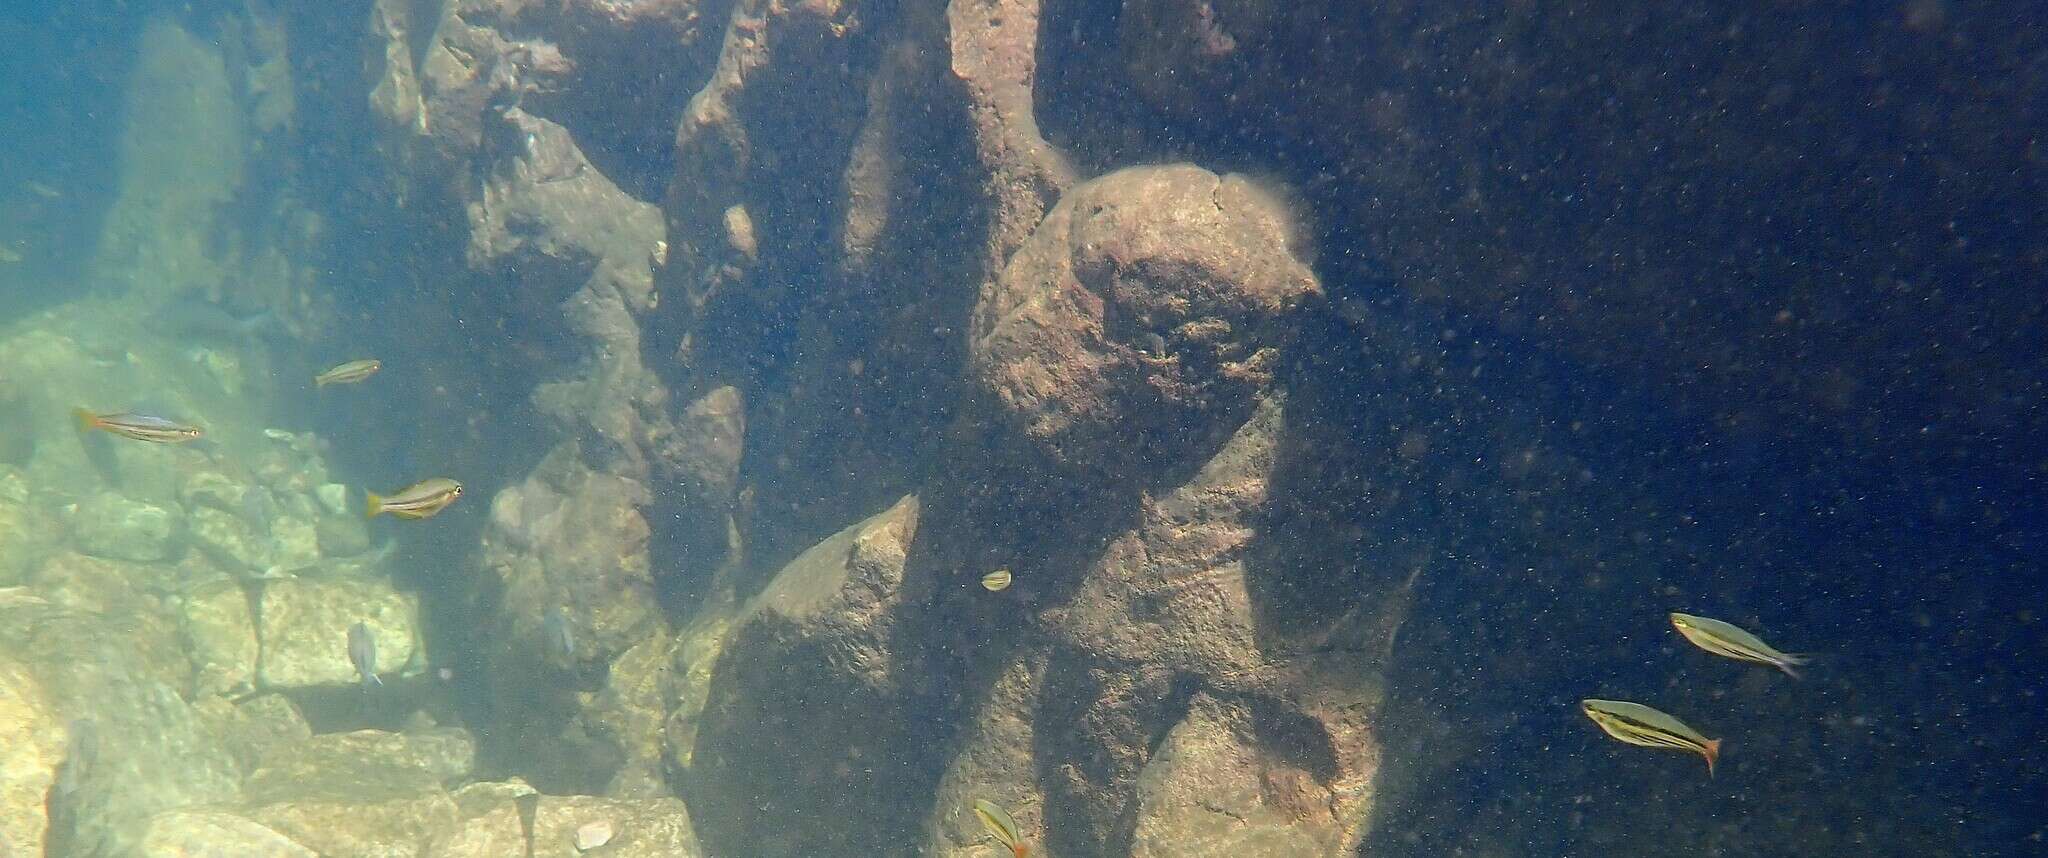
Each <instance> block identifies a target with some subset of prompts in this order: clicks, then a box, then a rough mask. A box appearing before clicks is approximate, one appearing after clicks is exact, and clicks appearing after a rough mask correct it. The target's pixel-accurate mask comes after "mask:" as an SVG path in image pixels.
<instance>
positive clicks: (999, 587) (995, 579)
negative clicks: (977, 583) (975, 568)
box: [981, 569, 1010, 593]
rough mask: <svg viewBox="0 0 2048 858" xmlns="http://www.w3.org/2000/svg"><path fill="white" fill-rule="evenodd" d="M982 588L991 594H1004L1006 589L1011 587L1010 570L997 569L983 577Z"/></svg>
mask: <svg viewBox="0 0 2048 858" xmlns="http://www.w3.org/2000/svg"><path fill="white" fill-rule="evenodd" d="M981 586H982V587H983V588H984V589H987V590H988V591H989V592H991V593H1000V592H1002V591H1003V589H1004V588H1006V587H1009V586H1010V570H1008V569H997V570H996V571H994V572H990V573H988V574H987V575H983V576H981Z"/></svg>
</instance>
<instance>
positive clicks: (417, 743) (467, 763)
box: [244, 729, 476, 802]
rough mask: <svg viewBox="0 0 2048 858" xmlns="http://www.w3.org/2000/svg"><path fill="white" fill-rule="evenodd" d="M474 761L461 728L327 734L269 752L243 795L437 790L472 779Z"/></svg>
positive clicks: (336, 796) (339, 796) (268, 797)
mask: <svg viewBox="0 0 2048 858" xmlns="http://www.w3.org/2000/svg"><path fill="white" fill-rule="evenodd" d="M475 757H476V744H475V742H474V741H472V740H471V739H470V737H469V734H468V733H466V732H464V731H461V730H454V729H437V730H426V731H421V732H417V733H392V732H387V731H384V730H356V731H353V732H349V733H323V734H321V735H317V736H312V737H310V738H307V739H305V740H304V741H300V742H294V743H291V744H288V745H279V746H275V747H273V748H272V749H271V750H269V751H268V752H266V753H265V754H264V755H263V756H262V757H261V758H260V761H259V764H258V767H257V769H256V771H255V772H253V773H251V774H250V776H249V779H248V782H247V784H245V786H244V792H245V793H247V795H248V796H249V797H250V799H251V800H252V801H256V802H272V801H283V800H296V799H301V798H322V799H333V800H345V799H348V798H350V797H369V796H378V795H412V794H415V793H426V792H433V791H435V790H438V789H440V788H441V787H442V786H443V785H445V784H449V783H454V782H455V781H458V780H461V779H462V778H465V777H468V776H469V773H470V770H471V768H472V767H473V765H474V763H475Z"/></svg>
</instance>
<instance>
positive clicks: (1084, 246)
mask: <svg viewBox="0 0 2048 858" xmlns="http://www.w3.org/2000/svg"><path fill="white" fill-rule="evenodd" d="M1294 220H1295V215H1294V213H1293V212H1290V211H1289V210H1288V209H1287V208H1286V207H1285V206H1284V205H1283V204H1282V203H1281V202H1280V201H1279V200H1278V199H1277V198H1276V197H1275V195H1273V194H1271V193H1270V192H1266V191H1262V190H1261V189H1259V188H1258V187H1256V186H1255V185H1253V184H1252V183H1250V182H1248V181H1246V180H1244V179H1243V178H1241V177H1218V176H1216V175H1215V174H1213V173H1210V172H1208V171H1206V170H1202V169H1201V168H1199V167H1194V166H1192V165H1178V166H1170V167H1141V168H1132V169H1128V170H1123V171H1120V172H1117V173H1112V174H1110V175H1108V176H1104V177H1102V178H1100V179H1097V180H1094V181H1092V182H1089V183H1088V184H1085V185H1082V186H1079V187H1077V188H1075V189H1074V190H1073V192H1072V193H1070V194H1068V195H1067V196H1066V197H1065V198H1064V199H1062V200H1061V202H1060V204H1059V205H1058V206H1057V207H1055V208H1054V209H1053V210H1052V212H1051V213H1050V214H1048V215H1047V216H1046V219H1045V223H1043V224H1041V225H1040V226H1039V228H1038V229H1037V230H1036V231H1035V232H1033V233H1032V234H1031V238H1030V239H1028V240H1027V241H1025V242H1024V244H1023V246H1022V247H1020V248H1018V250H1017V252H1016V254H1015V255H1013V256H1012V257H1011V258H1010V263H1009V265H1008V266H1007V267H1006V268H1005V269H1004V271H1003V275H1002V277H1001V279H999V280H997V281H996V282H995V283H994V284H992V285H991V286H990V288H988V289H986V290H984V292H983V294H982V300H981V302H980V304H979V305H977V307H976V310H975V317H974V323H973V328H972V333H973V337H974V340H973V345H972V348H971V352H970V354H971V360H972V364H971V365H972V371H973V373H974V376H975V379H976V380H977V381H978V382H979V384H980V386H981V388H982V389H983V390H985V391H986V393H987V396H988V398H989V399H990V400H992V402H993V405H994V411H995V416H996V419H997V420H999V421H1000V422H1001V423H1002V424H1004V425H1005V426H1006V427H1007V428H1009V429H1011V430H1012V431H1014V432H1015V433H1016V434H1017V435H1019V436H1021V437H1022V438H1023V439H1025V441H1026V442H1027V443H1029V444H1031V445H1033V446H1035V447H1037V448H1038V449H1039V450H1040V451H1041V452H1042V453H1043V454H1044V455H1045V456H1046V457H1047V458H1049V459H1051V460H1053V461H1056V462H1059V463H1060V464H1061V465H1063V466H1065V467H1068V468H1072V469H1075V470H1081V471H1092V472H1096V473H1108V472H1114V471H1115V470H1117V469H1119V468H1122V469H1129V470H1132V471H1139V470H1146V469H1149V468H1154V467H1160V466H1164V465H1168V464H1170V463H1174V462H1180V461H1185V460H1188V459H1189V458H1191V457H1196V458H1199V457H1200V456H1201V455H1202V452H1203V450H1204V449H1213V448H1214V446H1215V445H1216V444H1217V443H1218V442H1219V441H1220V440H1221V438H1222V437H1223V436H1226V435H1227V434H1228V433H1229V432H1231V431H1233V430H1234V429H1235V427H1236V426H1237V425H1238V424H1239V423H1242V422H1243V421H1244V419H1245V417H1246V416H1248V415H1249V414H1250V411H1251V408H1252V405H1253V403H1254V397H1255V394H1256V393H1257V392H1258V391H1259V390H1260V389H1262V388H1264V387H1266V386H1267V385H1269V384H1270V383H1271V382H1272V374H1273V369H1274V365H1275V363H1276V362H1277V361H1278V360H1279V354H1280V349H1281V347H1283V346H1284V345H1285V344H1286V342H1287V339H1288V335H1289V334H1290V333H1291V328H1290V317H1291V316H1292V315H1293V314H1294V313H1296V312H1297V311H1298V310H1299V308H1300V307H1301V306H1302V303H1303V302H1304V301H1305V300H1306V299H1308V298H1309V297H1310V296H1312V295H1314V294H1316V292H1317V289H1318V287H1317V285H1316V281H1315V277H1314V275H1313V274H1311V273H1310V272H1309V270H1308V267H1307V260H1304V259H1301V258H1299V257H1297V256H1296V255H1295V251H1296V250H1297V249H1298V248H1299V246H1300V244H1299V240H1298V236H1299V230H1302V229H1305V228H1306V227H1305V226H1304V225H1302V224H1298V223H1295V222H1294Z"/></svg>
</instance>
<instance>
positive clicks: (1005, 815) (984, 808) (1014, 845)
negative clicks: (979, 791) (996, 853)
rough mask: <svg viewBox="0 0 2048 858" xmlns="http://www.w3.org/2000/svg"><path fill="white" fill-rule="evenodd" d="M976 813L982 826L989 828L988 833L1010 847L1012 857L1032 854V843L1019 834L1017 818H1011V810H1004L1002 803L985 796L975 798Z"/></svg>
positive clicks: (1020, 857) (1021, 857) (1016, 857)
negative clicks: (1026, 841)
mask: <svg viewBox="0 0 2048 858" xmlns="http://www.w3.org/2000/svg"><path fill="white" fill-rule="evenodd" d="M974 815H975V817H976V818H978V819H980V820H981V827H983V828H986V829H988V833H989V834H990V835H991V836H993V837H995V839H996V842H997V843H1001V844H1003V845H1004V846H1005V847H1008V848H1009V850H1010V855H1011V856H1012V858H1024V856H1026V855H1029V854H1031V844H1028V843H1025V842H1024V838H1023V837H1020V836H1018V834H1017V820H1014V819H1011V818H1010V812H1009V811H1007V810H1004V809H1003V808H1002V806H1001V805H998V804H996V803H995V802H992V801H989V800H988V799H985V798H977V799H975V800H974Z"/></svg>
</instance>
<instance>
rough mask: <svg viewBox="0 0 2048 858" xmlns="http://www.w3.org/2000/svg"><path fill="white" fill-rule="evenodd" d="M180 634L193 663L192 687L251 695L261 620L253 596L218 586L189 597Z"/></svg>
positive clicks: (182, 605) (226, 585)
mask: <svg viewBox="0 0 2048 858" xmlns="http://www.w3.org/2000/svg"><path fill="white" fill-rule="evenodd" d="M180 609H181V615H180V623H179V631H180V632H181V633H182V635H183V637H184V642H185V653H186V655H187V656H188V657H190V658H191V660H192V671H193V687H194V689H195V690H196V691H197V692H198V693H200V694H202V695H207V694H214V695H234V694H246V693H248V692H249V691H250V690H252V689H254V687H255V682H256V654H257V649H256V618H255V617H254V615H252V614H251V613H250V610H249V594H248V592H247V591H245V590H243V589H242V588H241V587H239V586H236V585H234V584H233V583H231V582H228V581H216V582H212V583H209V584H206V585H203V586H202V587H200V588H199V589H196V590H194V591H192V592H190V593H187V594H185V597H184V599H183V600H182V602H181V603H180Z"/></svg>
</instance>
